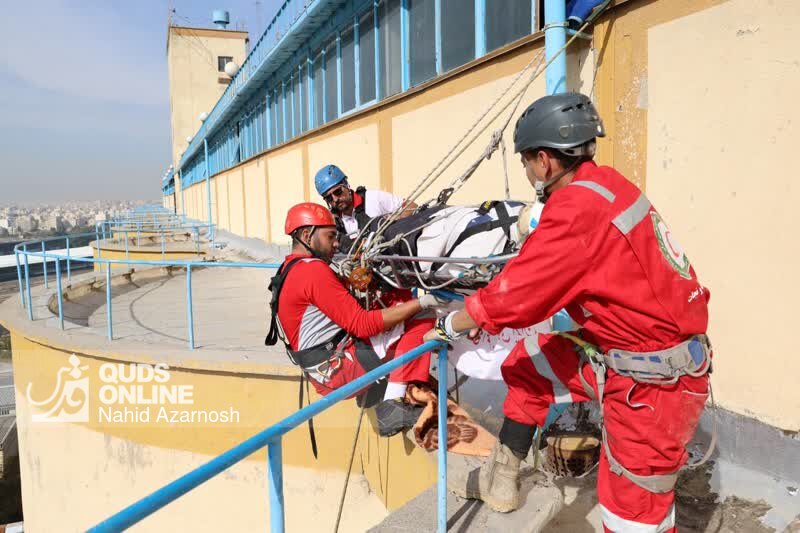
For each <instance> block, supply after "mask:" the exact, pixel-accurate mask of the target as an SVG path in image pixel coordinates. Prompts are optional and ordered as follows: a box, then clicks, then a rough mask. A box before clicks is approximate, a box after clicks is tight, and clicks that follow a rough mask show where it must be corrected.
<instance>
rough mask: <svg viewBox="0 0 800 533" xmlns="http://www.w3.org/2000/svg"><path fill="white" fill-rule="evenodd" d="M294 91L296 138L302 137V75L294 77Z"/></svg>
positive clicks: (298, 74)
mask: <svg viewBox="0 0 800 533" xmlns="http://www.w3.org/2000/svg"><path fill="white" fill-rule="evenodd" d="M293 87H294V90H293V91H292V94H293V95H294V135H295V137H296V136H298V135H300V132H301V129H300V98H301V97H300V89H301V85H300V73H299V72H298V73H297V74H295V75H294V84H293Z"/></svg>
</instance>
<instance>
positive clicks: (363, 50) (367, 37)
mask: <svg viewBox="0 0 800 533" xmlns="http://www.w3.org/2000/svg"><path fill="white" fill-rule="evenodd" d="M358 47H359V48H358V61H359V65H358V68H359V71H358V82H359V86H360V87H359V89H360V92H361V101H360V102H359V104H364V103H366V102H371V101H372V100H375V17H374V16H373V13H372V9H370V10H369V12H368V13H367V15H366V16H364V17H362V18H361V20H360V21H359V23H358Z"/></svg>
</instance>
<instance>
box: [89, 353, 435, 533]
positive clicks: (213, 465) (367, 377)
mask: <svg viewBox="0 0 800 533" xmlns="http://www.w3.org/2000/svg"><path fill="white" fill-rule="evenodd" d="M443 347H446V345H445V344H444V343H443V342H441V341H428V342H426V343H425V344H422V345H420V346H418V347H416V348H414V349H413V350H411V351H410V352H408V353H405V354H403V355H401V356H399V357H397V358H395V359H392V360H391V361H389V362H388V363H385V364H383V365H381V366H379V367H378V368H376V369H374V370H371V371H369V372H367V373H366V374H364V375H363V376H361V377H359V378H357V379H355V380H353V381H351V382H350V383H348V384H347V385H344V386H343V387H340V388H338V389H336V390H335V391H333V392H331V393H330V394H328V395H327V396H323V397H322V398H320V399H319V400H317V401H316V402H314V403H312V404H311V405H309V406H307V407H304V408H303V409H300V410H299V411H296V412H294V413H292V414H291V415H289V416H287V417H286V418H284V419H283V420H281V421H280V422H278V423H276V424H273V425H272V426H270V427H268V428H267V429H264V430H262V431H260V432H259V433H256V434H255V435H253V436H252V437H250V438H249V439H247V440H245V441H244V442H242V443H240V444H238V445H236V446H234V447H233V448H231V449H230V450H228V451H226V452H223V453H221V454H220V455H218V456H217V457H215V458H213V459H211V460H210V461H208V462H207V463H205V464H203V465H201V466H199V467H198V468H195V469H194V470H192V471H191V472H189V473H187V474H184V475H183V476H181V477H179V478H178V479H176V480H175V481H173V482H171V483H169V484H167V485H165V486H163V487H161V488H160V489H158V490H156V491H154V492H152V493H151V494H149V495H148V496H145V497H144V498H142V499H141V500H139V501H138V502H136V503H133V504H132V505H129V506H128V507H126V508H125V509H123V510H121V511H120V512H118V513H116V514H114V515H112V516H111V517H109V518H107V519H106V520H104V521H102V522H100V523H99V524H97V525H96V526H94V527H93V528H91V529H89V532H91V533H97V532H116V531H121V530H123V529H126V528H129V527H131V526H132V525H134V524H136V523H137V522H139V521H141V520H142V519H144V518H146V517H148V516H150V515H151V514H153V513H154V512H156V511H158V510H159V509H161V508H162V507H164V506H165V505H167V504H169V503H170V502H172V501H174V500H176V499H178V498H180V497H181V496H183V495H184V494H186V493H187V492H189V491H190V490H192V489H194V488H196V487H198V486H200V485H202V484H203V483H205V482H206V481H208V480H209V479H211V478H212V477H214V476H216V475H217V474H219V473H221V472H223V471H225V470H227V469H228V468H230V467H231V466H233V465H235V464H236V463H238V462H239V461H241V460H243V459H246V458H247V457H249V456H250V455H252V454H254V453H256V452H257V451H259V450H260V449H261V448H263V447H264V446H267V445H269V444H271V443H273V442H274V441H275V440H276V439H278V438H280V437H281V436H282V435H284V434H286V433H287V432H288V431H290V430H292V429H294V428H295V427H297V426H299V425H300V424H302V423H303V422H305V421H307V420H308V419H309V418H313V417H315V416H317V415H318V414H320V413H321V412H323V411H325V410H326V409H329V408H330V407H333V406H334V405H336V404H337V403H339V402H340V401H342V400H345V399H347V398H349V397H350V396H352V395H353V394H355V393H357V392H358V391H360V390H361V389H363V388H365V387H367V386H369V385H371V384H372V383H373V382H375V381H377V380H378V379H380V378H382V377H383V376H386V375H388V374H389V373H391V372H392V371H393V370H396V369H397V368H400V367H401V366H403V365H405V364H407V363H409V362H411V361H413V360H414V359H417V358H419V357H421V356H422V355H423V354H425V353H428V352H430V351H433V350H437V349H440V348H443ZM439 379H440V386H441V383H444V386H445V390H446V388H447V372H444V373H441V374H440V376H439ZM444 427H445V429H444V431H445V432H446V431H447V425H446V424H444ZM440 438H441V437H440ZM441 442H444V443H445V445H446V443H447V436H446V433H445V438H444V440H442V441H441Z"/></svg>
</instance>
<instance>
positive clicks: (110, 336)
mask: <svg viewBox="0 0 800 533" xmlns="http://www.w3.org/2000/svg"><path fill="white" fill-rule="evenodd" d="M106 321H107V322H108V340H110V341H113V340H114V330H113V329H112V328H111V263H108V262H107V263H106Z"/></svg>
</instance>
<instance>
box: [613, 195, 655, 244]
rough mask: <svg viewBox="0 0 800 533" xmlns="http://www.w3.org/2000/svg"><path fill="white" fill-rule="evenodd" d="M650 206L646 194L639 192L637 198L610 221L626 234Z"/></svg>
mask: <svg viewBox="0 0 800 533" xmlns="http://www.w3.org/2000/svg"><path fill="white" fill-rule="evenodd" d="M651 207H652V205H650V200H648V199H647V196H645V195H644V194H640V195H639V198H637V199H636V201H635V202H633V204H631V206H630V207H629V208H627V209H626V210H625V211H623V212H622V213H620V214H619V215H617V216H616V217H615V218H614V220H612V221H611V223H612V224H614V225H615V226H616V227H617V229H618V230H620V231H621V232H622V234H623V235H627V234H628V233H630V232H631V230H632V229H633V228H635V227H636V224H638V223H639V222H641V221H642V220H643V219H644V217H646V216H647V213H649V212H650V208H651Z"/></svg>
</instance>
